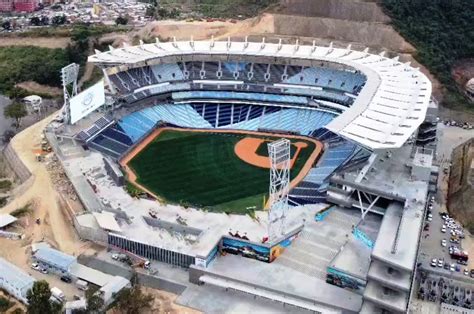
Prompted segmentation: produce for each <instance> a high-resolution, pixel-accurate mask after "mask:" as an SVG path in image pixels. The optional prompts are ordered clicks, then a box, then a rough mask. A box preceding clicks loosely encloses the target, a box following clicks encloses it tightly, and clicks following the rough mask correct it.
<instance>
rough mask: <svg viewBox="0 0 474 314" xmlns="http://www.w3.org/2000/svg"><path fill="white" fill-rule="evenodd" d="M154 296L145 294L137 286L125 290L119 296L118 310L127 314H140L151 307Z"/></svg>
mask: <svg viewBox="0 0 474 314" xmlns="http://www.w3.org/2000/svg"><path fill="white" fill-rule="evenodd" d="M152 301H153V296H151V295H149V294H144V293H143V292H142V291H141V289H140V287H139V286H137V285H135V286H133V287H132V288H130V289H128V288H127V289H123V290H122V291H120V292H119V293H118V295H117V308H118V309H119V310H120V311H122V312H123V313H126V314H139V313H142V312H143V311H144V310H145V309H149V308H150V307H151V303H152Z"/></svg>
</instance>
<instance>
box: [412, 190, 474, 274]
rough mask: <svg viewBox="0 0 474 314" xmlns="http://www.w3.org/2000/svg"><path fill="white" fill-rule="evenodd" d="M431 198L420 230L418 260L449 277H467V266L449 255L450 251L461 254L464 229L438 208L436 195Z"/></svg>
mask: <svg viewBox="0 0 474 314" xmlns="http://www.w3.org/2000/svg"><path fill="white" fill-rule="evenodd" d="M430 198H431V196H430ZM432 199H433V201H432V203H431V206H429V207H428V211H427V216H426V220H425V224H424V228H423V231H422V243H421V247H420V251H421V253H420V262H421V263H422V266H423V267H424V268H428V267H430V268H432V269H433V270H435V271H436V272H437V273H440V274H445V275H447V276H449V277H451V276H453V277H457V276H464V277H469V275H470V269H469V268H468V266H467V265H462V264H461V263H460V262H458V261H457V260H456V259H453V258H452V257H451V255H450V252H459V254H461V255H462V254H463V253H461V252H462V251H463V248H462V242H463V241H462V237H463V236H464V230H463V228H462V226H460V225H459V224H458V223H457V222H456V221H454V219H452V218H449V216H448V214H447V213H446V212H445V211H443V210H440V208H441V207H440V206H439V204H438V202H437V201H436V197H434V198H432ZM442 215H443V216H444V217H445V218H443V216H442ZM473 276H474V275H473Z"/></svg>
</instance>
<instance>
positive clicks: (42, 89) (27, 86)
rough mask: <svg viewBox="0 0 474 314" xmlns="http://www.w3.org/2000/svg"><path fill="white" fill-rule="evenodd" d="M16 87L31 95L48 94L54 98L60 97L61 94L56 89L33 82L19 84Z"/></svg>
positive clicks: (59, 90)
mask: <svg viewBox="0 0 474 314" xmlns="http://www.w3.org/2000/svg"><path fill="white" fill-rule="evenodd" d="M16 86H17V87H20V88H22V89H24V90H27V91H28V92H31V93H41V94H49V95H51V96H54V97H57V96H61V95H62V94H63V91H62V89H60V88H58V87H53V86H48V85H42V84H39V83H36V82H34V81H26V82H21V83H18V84H16Z"/></svg>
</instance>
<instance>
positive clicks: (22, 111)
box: [3, 101, 28, 129]
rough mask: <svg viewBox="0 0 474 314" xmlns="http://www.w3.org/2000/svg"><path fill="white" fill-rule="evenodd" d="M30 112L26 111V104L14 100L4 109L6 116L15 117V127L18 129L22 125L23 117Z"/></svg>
mask: <svg viewBox="0 0 474 314" xmlns="http://www.w3.org/2000/svg"><path fill="white" fill-rule="evenodd" d="M27 114H28V112H27V111H26V107H25V104H23V103H21V102H18V101H14V102H12V103H11V104H9V105H8V106H6V107H5V109H4V110H3V115H4V116H5V117H6V118H11V119H15V127H16V128H17V129H18V128H19V127H20V122H21V119H22V118H23V117H25V116H26V115H27Z"/></svg>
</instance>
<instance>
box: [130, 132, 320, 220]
mask: <svg viewBox="0 0 474 314" xmlns="http://www.w3.org/2000/svg"><path fill="white" fill-rule="evenodd" d="M246 136H247V135H245V134H231V133H201V132H192V131H171V130H166V131H163V132H162V133H161V134H160V135H159V136H158V137H157V138H156V139H155V140H154V141H153V142H151V143H150V144H149V145H148V146H147V147H146V148H144V149H143V150H142V151H141V152H140V153H139V154H138V155H137V156H135V157H134V158H133V159H132V160H131V161H130V162H129V166H130V167H131V168H132V169H133V170H134V172H135V173H136V175H137V177H138V180H137V181H138V183H140V184H142V185H143V186H145V187H146V188H147V189H149V190H150V191H153V192H154V193H155V194H157V195H159V196H161V197H163V198H164V199H165V200H166V201H168V202H171V203H175V204H181V205H182V206H188V205H191V206H197V207H201V208H204V209H206V210H209V211H216V212H226V213H239V214H247V213H249V212H250V211H249V210H247V209H246V208H247V207H255V209H257V210H258V209H262V208H263V203H264V202H263V200H264V197H266V195H267V193H268V184H269V169H264V168H259V167H255V166H252V165H250V164H248V163H246V162H244V161H242V160H241V159H240V158H238V157H237V156H236V155H235V153H234V146H235V144H236V143H237V142H238V141H240V140H241V139H243V138H244V137H246ZM252 136H253V135H252ZM261 137H262V138H269V139H274V138H271V137H264V136H261ZM297 141H301V140H300V139H298V140H297ZM307 144H308V147H307V148H304V149H302V151H301V153H300V155H299V157H298V159H297V161H296V163H295V165H294V167H293V169H292V171H291V177H292V178H294V177H295V176H296V175H297V174H298V173H299V172H300V170H301V168H302V167H303V165H304V164H305V163H306V161H307V159H308V158H309V156H310V155H311V153H312V151H313V150H314V149H315V145H314V143H313V142H309V141H307ZM261 146H263V147H265V146H266V145H265V144H262V145H261ZM260 150H261V151H262V155H265V156H268V154H266V153H265V152H266V150H265V149H259V151H260ZM252 211H253V210H252Z"/></svg>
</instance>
